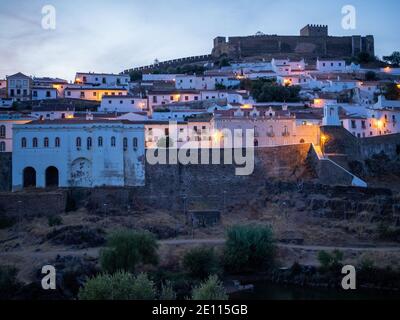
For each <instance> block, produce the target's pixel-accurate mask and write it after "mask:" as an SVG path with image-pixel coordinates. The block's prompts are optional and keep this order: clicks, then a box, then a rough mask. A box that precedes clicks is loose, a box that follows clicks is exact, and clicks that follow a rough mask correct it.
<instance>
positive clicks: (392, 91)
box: [384, 83, 400, 100]
mask: <svg viewBox="0 0 400 320" xmlns="http://www.w3.org/2000/svg"><path fill="white" fill-rule="evenodd" d="M384 92H385V93H384V95H385V98H386V99H387V100H399V99H400V88H399V87H398V86H397V84H396V83H388V84H387V85H386V87H385V89H384Z"/></svg>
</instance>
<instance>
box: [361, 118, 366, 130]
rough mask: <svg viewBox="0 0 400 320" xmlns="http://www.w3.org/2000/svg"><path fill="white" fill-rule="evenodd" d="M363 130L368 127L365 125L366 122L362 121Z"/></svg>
mask: <svg viewBox="0 0 400 320" xmlns="http://www.w3.org/2000/svg"><path fill="white" fill-rule="evenodd" d="M361 128H363V129H365V128H366V125H365V120H362V121H361Z"/></svg>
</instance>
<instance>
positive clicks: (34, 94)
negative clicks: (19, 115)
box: [32, 90, 38, 98]
mask: <svg viewBox="0 0 400 320" xmlns="http://www.w3.org/2000/svg"><path fill="white" fill-rule="evenodd" d="M32 95H33V96H34V97H35V98H36V97H37V96H38V95H37V91H36V90H35V91H33V93H32Z"/></svg>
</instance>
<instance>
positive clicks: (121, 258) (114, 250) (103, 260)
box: [100, 230, 158, 273]
mask: <svg viewBox="0 0 400 320" xmlns="http://www.w3.org/2000/svg"><path fill="white" fill-rule="evenodd" d="M157 248H158V244H157V241H156V239H155V238H154V236H153V235H152V234H151V233H148V232H136V231H128V230H123V231H117V232H114V233H113V234H111V235H110V236H109V237H108V239H107V247H106V248H105V249H103V250H102V251H101V252H100V264H101V267H102V269H103V271H105V272H109V273H114V272H116V271H119V270H123V271H126V272H134V271H135V268H136V266H137V265H138V264H139V263H142V264H157V263H158V256H157Z"/></svg>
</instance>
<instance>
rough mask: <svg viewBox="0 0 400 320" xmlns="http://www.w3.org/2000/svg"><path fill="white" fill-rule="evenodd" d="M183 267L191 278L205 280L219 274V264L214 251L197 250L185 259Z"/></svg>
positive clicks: (190, 252) (206, 249)
mask: <svg viewBox="0 0 400 320" xmlns="http://www.w3.org/2000/svg"><path fill="white" fill-rule="evenodd" d="M183 266H184V268H185V269H186V270H187V271H188V273H189V274H190V276H192V277H194V278H199V279H205V278H207V277H208V276H209V275H212V274H218V273H219V271H220V270H219V263H218V259H217V256H216V255H215V252H214V249H212V248H211V249H209V248H195V249H192V250H190V251H189V252H187V253H186V254H185V256H184V257H183Z"/></svg>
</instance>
